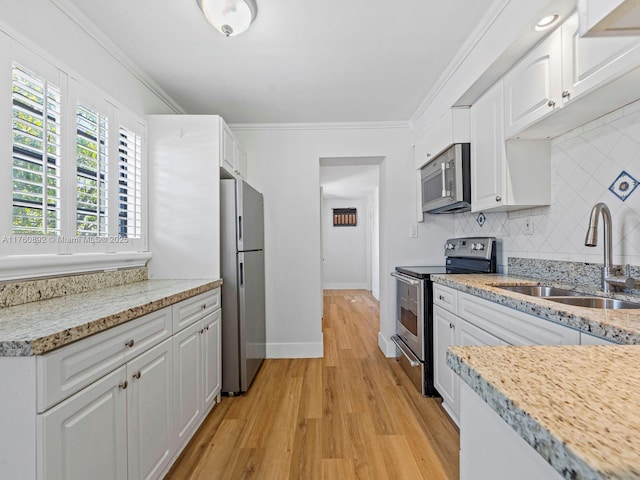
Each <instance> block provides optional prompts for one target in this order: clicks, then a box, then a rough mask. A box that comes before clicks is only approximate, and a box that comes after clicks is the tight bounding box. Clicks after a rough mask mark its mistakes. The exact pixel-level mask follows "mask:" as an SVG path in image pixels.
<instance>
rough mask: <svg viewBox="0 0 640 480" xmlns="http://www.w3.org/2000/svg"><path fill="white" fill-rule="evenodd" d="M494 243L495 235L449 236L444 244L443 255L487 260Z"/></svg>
mask: <svg viewBox="0 0 640 480" xmlns="http://www.w3.org/2000/svg"><path fill="white" fill-rule="evenodd" d="M495 244H496V239H495V237H467V238H450V239H449V240H447V241H446V242H445V244H444V255H445V256H446V257H466V258H484V259H487V260H489V259H490V258H491V255H492V253H493V249H494V248H495Z"/></svg>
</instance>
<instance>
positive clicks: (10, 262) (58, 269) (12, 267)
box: [0, 252, 151, 281]
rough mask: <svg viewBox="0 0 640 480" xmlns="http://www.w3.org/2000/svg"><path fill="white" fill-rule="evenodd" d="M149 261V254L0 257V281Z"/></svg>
mask: <svg viewBox="0 0 640 480" xmlns="http://www.w3.org/2000/svg"><path fill="white" fill-rule="evenodd" d="M150 258H151V252H118V253H76V254H72V255H54V254H52V255H11V256H6V257H0V281H3V280H19V279H25V278H36V277H38V278H41V277H48V276H56V275H68V274H71V273H83V272H93V271H98V270H105V271H107V270H116V269H118V268H131V267H143V266H144V265H145V264H146V263H147V261H148V260H149V259H150Z"/></svg>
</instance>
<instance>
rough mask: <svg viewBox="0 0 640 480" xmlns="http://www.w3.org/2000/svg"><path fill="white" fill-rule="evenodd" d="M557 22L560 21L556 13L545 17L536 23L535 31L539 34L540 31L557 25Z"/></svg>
mask: <svg viewBox="0 0 640 480" xmlns="http://www.w3.org/2000/svg"><path fill="white" fill-rule="evenodd" d="M558 20H560V15H558V14H557V13H554V14H553V15H546V16H544V17H542V18H541V19H540V20H538V23H536V30H537V31H539V32H540V31H542V30H546V29H548V28H551V27H552V26H554V25H555V24H556V23H558Z"/></svg>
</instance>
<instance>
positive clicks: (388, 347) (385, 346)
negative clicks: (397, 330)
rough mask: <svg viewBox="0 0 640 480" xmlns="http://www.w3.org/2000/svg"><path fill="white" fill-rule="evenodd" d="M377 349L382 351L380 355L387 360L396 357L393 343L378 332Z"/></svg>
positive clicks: (396, 353) (396, 352)
mask: <svg viewBox="0 0 640 480" xmlns="http://www.w3.org/2000/svg"><path fill="white" fill-rule="evenodd" d="M378 348H379V349H380V350H382V353H383V354H384V356H385V357H387V358H396V357H397V356H398V351H397V349H396V345H395V343H393V342H392V341H391V340H390V339H388V338H387V337H385V336H384V335H383V334H382V332H378Z"/></svg>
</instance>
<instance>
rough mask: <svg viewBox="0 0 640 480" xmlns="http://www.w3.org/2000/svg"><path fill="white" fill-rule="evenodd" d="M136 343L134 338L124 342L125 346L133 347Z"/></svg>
mask: <svg viewBox="0 0 640 480" xmlns="http://www.w3.org/2000/svg"><path fill="white" fill-rule="evenodd" d="M135 343H136V342H135V341H134V340H133V339H132V340H129V341H128V342H124V346H125V347H129V348H131V347H133V345H134V344H135Z"/></svg>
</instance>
